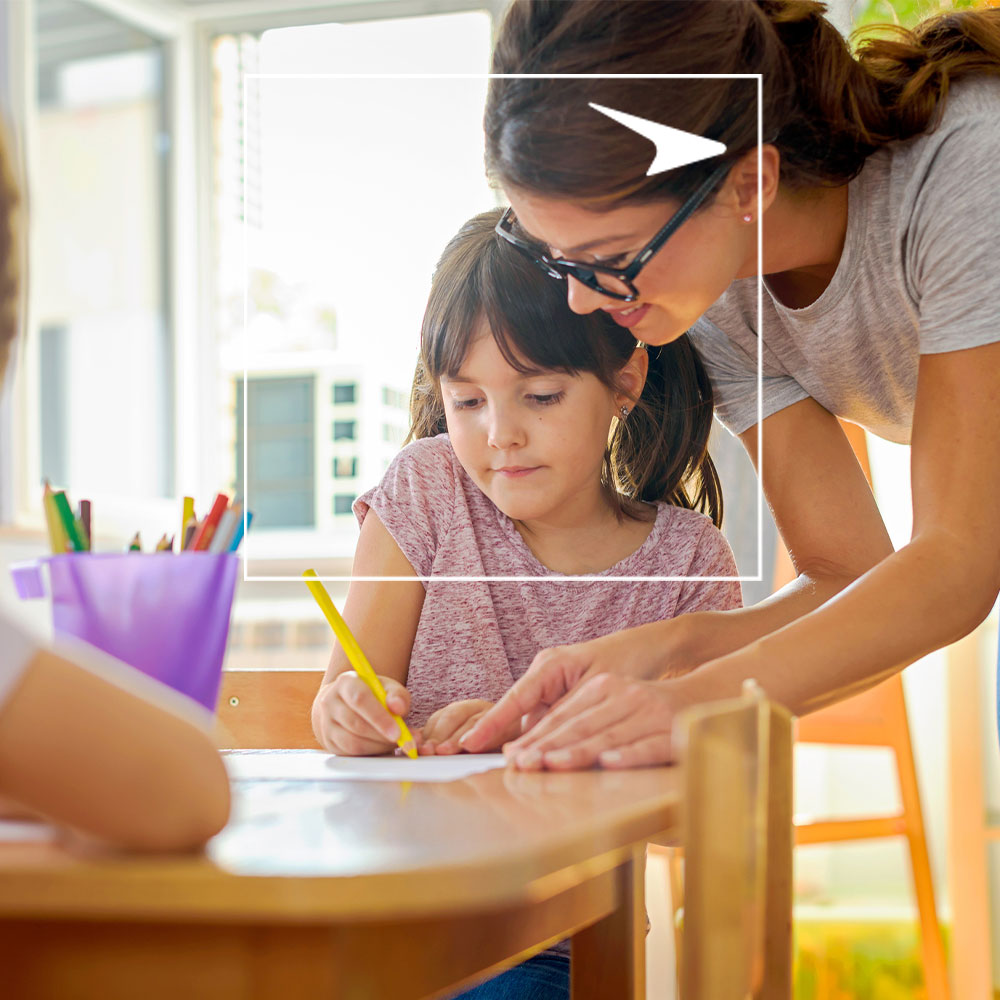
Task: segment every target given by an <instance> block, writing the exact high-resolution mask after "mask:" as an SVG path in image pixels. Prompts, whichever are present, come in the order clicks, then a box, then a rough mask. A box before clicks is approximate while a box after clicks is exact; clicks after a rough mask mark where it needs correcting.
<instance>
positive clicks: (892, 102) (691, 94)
mask: <svg viewBox="0 0 1000 1000" xmlns="http://www.w3.org/2000/svg"><path fill="white" fill-rule="evenodd" d="M825 11H826V5H825V4H823V3H817V2H814V0H714V2H707V0H668V2H657V3H651V2H649V0H587V2H583V3H570V2H566V0H514V2H513V3H512V4H511V5H510V7H509V8H508V10H507V14H506V16H505V18H504V21H503V23H502V25H501V27H500V32H499V36H498V39H497V43H496V46H495V48H494V52H493V67H492V69H493V72H494V73H505V74H513V73H521V74H526V73H534V74H544V75H552V74H572V73H575V74H595V73H604V74H608V73H618V74H644V73H645V74H649V73H693V74H708V73H716V74H726V73H728V74H732V73H760V74H761V81H762V84H761V85H762V109H761V110H762V115H763V137H764V140H765V141H768V142H773V143H774V145H775V146H776V147H777V148H778V150H779V152H780V154H781V181H782V183H783V184H785V185H786V186H787V187H789V188H792V189H796V188H805V187H817V186H838V185H842V184H844V183H846V182H847V181H849V180H850V179H851V178H852V177H854V176H855V175H856V174H857V173H858V172H859V171H860V170H861V167H862V165H863V164H864V161H865V158H866V157H867V156H868V155H869V154H871V153H872V152H874V151H875V150H876V149H878V148H879V147H880V146H884V145H885V144H886V143H889V142H892V141H894V140H897V139H906V138H909V137H910V136H914V135H917V134H919V133H921V132H924V131H927V130H929V129H932V128H933V127H934V125H935V124H936V117H937V114H938V111H939V109H940V107H941V105H942V104H943V102H944V100H945V98H946V96H947V93H948V87H949V85H950V84H951V83H952V82H953V81H955V80H958V79H960V78H961V77H966V76H972V75H975V74H1000V9H997V10H988V9H983V10H974V9H966V10H961V11H953V12H948V13H943V14H939V15H937V16H935V17H931V18H929V19H927V20H925V21H923V22H922V23H921V24H920V25H918V27H916V28H915V29H914V30H912V31H909V30H906V29H903V28H899V27H894V26H879V30H880V35H881V36H882V37H871V38H868V39H867V40H863V41H861V42H860V44H859V46H858V49H857V56H856V57H855V56H854V55H852V54H851V50H850V49H849V47H848V44H847V42H846V41H845V40H844V38H843V37H842V36H841V35H840V33H839V32H838V31H837V29H836V28H834V27H833V26H832V25H831V24H830V23H829V22H828V21H827V20H826V19H825V18H824V17H823V14H824V13H825ZM866 30H867V29H866ZM590 101H594V102H595V103H598V104H602V105H605V106H608V107H612V108H616V109H619V110H623V111H627V112H629V113H630V114H635V115H639V116H641V117H644V118H650V119H653V120H654V121H659V122H662V123H663V124H666V125H671V126H673V127H675V128H680V129H684V130H686V131H688V132H694V133H696V134H698V135H703V136H706V137H708V138H711V139H716V140H719V141H720V142H724V143H725V144H726V146H727V150H726V153H725V154H724V159H725V160H728V161H731V162H735V161H736V160H737V159H739V158H740V157H741V156H743V155H744V154H745V153H747V152H749V151H750V150H751V149H753V148H754V147H755V145H756V143H757V81H756V80H747V79H735V80H719V79H715V80H708V79H695V80H635V79H632V80H628V79H606V78H605V79H601V78H591V79H568V80H567V79H562V80H559V79H523V78H522V79H511V78H509V77H508V78H494V79H493V80H491V81H490V88H489V96H488V99H487V105H486V116H485V129H486V163H487V169H488V171H489V173H490V175H491V177H492V178H493V179H494V181H496V182H497V183H499V184H501V185H503V186H504V187H511V188H520V189H523V190H525V191H531V192H535V193H539V194H543V195H550V196H554V197H559V198H563V199H566V198H571V199H574V200H577V201H581V202H584V203H588V202H589V203H591V204H592V205H593V207H595V208H601V207H605V206H606V205H607V204H608V203H611V204H614V203H621V202H629V201H632V202H643V201H655V200H664V199H669V198H679V197H684V196H686V195H687V194H689V193H690V192H691V191H692V190H693V189H694V188H695V187H696V186H697V185H698V183H699V182H701V181H702V180H703V179H704V178H705V176H706V174H707V172H708V171H709V170H711V169H712V168H713V167H714V166H715V165H716V164H717V163H720V162H723V160H719V159H711V160H708V161H703V162H701V163H697V164H692V165H691V166H689V167H685V168H681V169H678V170H671V171H667V172H665V173H661V174H657V175H654V176H653V177H651V178H647V177H646V170H647V168H648V167H649V163H650V160H651V158H652V145H651V143H650V142H649V141H648V140H646V139H643V138H641V137H639V136H637V135H636V134H635V133H633V132H632V131H631V130H629V129H626V128H624V127H623V126H622V125H620V124H618V123H617V122H615V121H613V120H611V119H610V118H608V117H606V116H605V115H603V114H600V113H598V112H596V111H594V110H593V109H591V108H590V107H589V106H588V102H590ZM602 203H604V205H602Z"/></svg>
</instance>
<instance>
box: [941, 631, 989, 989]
mask: <svg viewBox="0 0 1000 1000" xmlns="http://www.w3.org/2000/svg"><path fill="white" fill-rule="evenodd" d="M993 627H994V623H993V622H989V621H988V622H986V623H985V624H984V625H981V626H980V627H979V628H978V629H977V630H976V631H975V632H972V633H971V634H970V635H967V636H966V637H965V638H964V639H962V640H960V641H959V642H956V643H955V644H954V645H953V646H951V647H949V649H948V776H949V782H948V797H949V802H948V806H949V808H948V880H949V886H950V889H951V911H952V968H953V970H954V985H955V996H956V997H961V998H963V1000H964V998H965V997H989V996H992V995H993V974H992V973H993V969H992V965H993V963H992V955H991V952H992V948H991V941H990V898H989V893H990V866H989V845H990V844H991V843H996V841H997V840H998V839H1000V828H998V827H997V825H996V823H995V822H993V823H990V822H989V821H988V817H987V811H986V797H985V793H984V781H983V778H984V773H983V772H984V769H983V754H984V747H985V748H986V750H985V752H986V753H994V754H995V753H996V732H995V731H994V732H991V733H990V734H989V736H988V737H984V733H983V726H982V722H981V719H982V715H981V713H982V701H983V691H982V686H983V685H982V670H981V665H982V663H983V660H984V658H985V656H986V655H987V654H986V653H985V648H984V645H985V642H986V641H987V637H989V640H991V645H992V652H993V655H995V656H996V658H997V671H998V675H1000V651H998V650H997V647H996V637H995V636H993V635H991V634H990V633H991V631H992V628H993ZM991 658H992V657H991Z"/></svg>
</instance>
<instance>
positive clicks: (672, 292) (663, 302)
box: [509, 189, 757, 345]
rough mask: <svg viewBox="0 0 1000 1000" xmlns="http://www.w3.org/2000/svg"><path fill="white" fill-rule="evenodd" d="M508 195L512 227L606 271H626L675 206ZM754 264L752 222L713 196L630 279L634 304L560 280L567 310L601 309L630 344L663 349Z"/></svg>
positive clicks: (748, 273) (559, 253)
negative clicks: (594, 206) (600, 205)
mask: <svg viewBox="0 0 1000 1000" xmlns="http://www.w3.org/2000/svg"><path fill="white" fill-rule="evenodd" d="M509 196H510V203H511V206H512V207H513V209H514V213H515V215H516V216H517V221H518V224H519V225H520V226H521V228H522V229H523V230H525V231H526V232H527V233H528V234H529V235H530V236H531V237H533V238H534V239H536V240H537V241H538V242H539V243H541V244H543V245H546V246H548V247H549V250H550V252H551V253H552V255H553V256H556V257H566V258H568V259H570V260H575V261H581V262H593V263H598V264H606V265H608V266H610V267H627V266H628V264H630V263H631V261H632V259H633V258H634V257H635V255H636V254H637V253H638V252H639V251H640V250H641V249H642V248H643V247H644V246H645V245H646V243H648V242H649V240H651V239H652V238H653V236H654V235H655V234H656V232H657V230H659V229H660V227H661V226H663V225H664V224H665V223H666V222H667V220H668V219H669V218H670V216H671V214H672V213H673V212H674V211H675V210H676V209H677V204H676V203H673V202H658V203H655V204H649V205H628V206H623V207H619V208H615V209H611V210H610V211H607V212H600V213H598V212H592V211H589V210H587V209H584V208H581V207H580V206H579V205H576V204H573V203H571V202H567V201H560V200H557V199H554V198H548V197H543V196H540V195H533V194H530V193H528V192H526V191H523V190H517V189H515V190H511V191H510V192H509ZM754 218H755V217H754ZM756 261H757V226H756V224H755V223H747V222H745V221H744V219H743V215H742V214H740V212H739V211H738V209H736V208H735V207H734V206H731V204H730V203H728V202H727V201H724V200H721V199H717V200H716V202H713V203H712V204H710V205H708V206H707V207H705V208H702V209H701V210H700V211H698V212H696V213H695V214H694V215H693V216H692V217H691V218H690V219H688V220H687V221H686V222H684V224H683V225H682V226H681V227H680V229H678V230H677V232H675V233H674V234H673V235H672V236H671V237H670V238H669V239H668V240H667V242H666V243H665V244H664V246H663V247H661V248H660V250H659V251H658V252H657V253H656V254H655V255H654V256H653V257H652V258H651V259H650V260H649V262H648V263H647V264H646V266H645V267H644V268H643V269H642V271H641V272H640V273H639V276H638V278H636V279H635V282H634V284H635V286H636V288H637V289H638V291H639V298H638V300H637V301H636V302H630V303H624V302H621V301H619V300H617V299H613V298H610V297H608V296H606V295H602V294H601V293H600V292H597V291H594V290H593V289H591V288H588V287H587V286H586V285H584V284H582V283H581V282H579V281H577V279H575V278H567V279H566V283H567V294H568V300H569V306H570V308H571V309H572V310H573V311H574V312H577V313H580V314H584V313H589V312H593V311H594V310H595V309H604V310H607V311H608V312H609V313H610V314H611V316H612V318H613V319H614V320H615V321H616V322H617V323H619V324H620V325H621V326H624V327H627V328H628V329H629V331H630V332H631V333H632V334H634V335H635V337H636V339H638V340H641V341H643V342H644V343H647V344H657V345H658V344H668V343H670V342H671V341H674V340H677V338H678V337H680V336H681V335H682V334H684V333H686V332H687V330H688V329H690V327H691V326H692V325H693V324H694V322H695V320H697V319H698V317H699V316H701V315H702V314H703V313H704V312H705V310H706V309H708V307H709V306H710V305H712V303H713V302H715V300H716V299H717V298H719V296H720V295H721V294H722V293H723V292H724V291H725V290H726V288H727V287H728V286H729V283H730V282H731V281H733V279H735V278H742V277H750V276H752V275H754V274H756V273H757V271H756ZM553 280H555V279H553Z"/></svg>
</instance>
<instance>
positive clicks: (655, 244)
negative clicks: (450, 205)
mask: <svg viewBox="0 0 1000 1000" xmlns="http://www.w3.org/2000/svg"><path fill="white" fill-rule="evenodd" d="M730 167H731V164H729V163H724V164H721V165H720V166H718V167H717V168H716V169H715V170H714V171H713V172H712V173H711V174H709V176H708V178H707V179H706V180H705V181H704V182H703V183H702V184H701V185H700V186H699V187H698V188H697V189H696V190H695V191H694V192H693V193H692V194H691V195H690V196H689V197H688V199H687V200H686V201H685V202H684V204H683V205H681V207H680V208H679V209H677V211H676V212H674V214H673V215H672V216H671V217H670V218H669V219H668V220H667V222H666V224H665V225H664V226H663V228H662V229H660V231H659V232H658V233H657V234H656V235H655V236H654V237H653V238H652V239H651V240H650V241H649V242H648V243H647V244H646V245H645V246H644V247H643V248H642V249H641V250H640V251H639V252H638V253H637V254H636V255H635V257H634V258H633V259H632V262H631V263H630V264H629V265H628V266H627V267H607V266H606V265H604V264H595V263H589V262H584V261H576V260H567V259H566V258H564V257H553V256H551V255H550V254H549V253H548V251H547V250H546V249H545V247H543V246H542V245H541V244H539V243H536V242H535V241H534V240H531V239H530V238H528V237H527V235H526V234H525V233H524V232H523V231H522V230H521V229H520V227H519V226H518V224H517V219H516V218H515V216H514V211H513V209H510V208H508V209H507V211H506V212H504V213H503V215H502V216H501V217H500V221H499V222H498V223H497V224H496V231H497V234H498V235H499V236H502V237H503V238H504V239H505V240H506V241H507V242H508V243H512V244H513V245H514V246H516V247H517V248H518V250H520V251H521V252H522V253H524V254H526V255H527V256H528V257H530V258H531V259H532V260H533V261H534V262H535V263H536V264H537V265H538V266H539V267H540V268H541V269H542V270H543V271H544V272H545V273H546V274H547V275H549V277H551V278H567V277H573V278H576V280H577V281H579V282H582V283H583V284H584V285H586V286H587V287H588V288H592V289H593V290H594V291H595V292H600V293H601V294H602V295H607V296H609V297H610V298H612V299H618V300H620V301H621V302H634V301H635V300H636V299H637V298H638V297H639V290H638V289H637V288H636V287H635V279H636V278H637V277H638V276H639V273H640V272H641V271H642V269H643V268H644V267H645V266H646V265H647V264H648V263H649V262H650V260H652V258H653V256H654V255H655V254H656V253H657V251H659V250H660V249H662V247H663V244H664V243H666V242H667V240H669V239H670V237H671V236H673V234H674V233H675V232H677V230H678V229H680V227H681V226H682V225H683V224H684V223H685V222H686V221H687V220H688V219H689V218H690V216H691V215H692V214H693V213H694V212H695V210H696V209H697V208H698V207H699V205H701V203H702V202H703V201H704V200H705V199H706V198H707V197H708V195H709V194H710V192H711V191H712V190H713V189H714V188H715V185H716V184H717V183H718V182H719V181H720V180H721V179H722V177H723V176H724V175H725V174H726V173H727V172H728V171H729V169H730Z"/></svg>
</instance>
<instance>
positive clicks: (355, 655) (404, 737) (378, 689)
mask: <svg viewBox="0 0 1000 1000" xmlns="http://www.w3.org/2000/svg"><path fill="white" fill-rule="evenodd" d="M302 576H303V578H304V579H305V581H306V586H307V587H308V588H309V593H311V594H312V595H313V597H314V598H316V603H317V604H318V605H319V608H320V611H322V612H323V614H324V615H326V620H327V621H328V622H329V623H330V628H332V629H333V634H334V635H335V636H336V637H337V641H338V642H339V643H340V648H341V649H343V651H344V655H345V656H346V657H347V659H348V660H350V662H351V666H352V667H354V669H355V670H356V671H357V674H358V676H359V677H360V678H361V679H362V680H363V681H364V682H365V683H366V684H367V685H368V687H369V688H371V692H372V694H373V695H375V697H376V698H378V700H379V703H380V704H381V705H382V706H383V707H386V706H385V688H384V687H382V682H381V681H380V680H379V679H378V675H377V674H376V673H375V671H374V670H373V669H372V665H371V664H370V663H369V662H368V657H367V656H365V654H364V652H363V651H362V649H361V647H360V646H359V645H358V641H357V639H355V638H354V636H353V635H352V634H351V630H350V629H349V628H348V627H347V622H345V621H344V619H343V618H341V616H340V612H339V611H338V610H337V609H336V607H335V606H334V603H333V601H332V600H330V595H329V594H328V593H327V592H326V587H324V586H323V584H322V583H321V582H320V580H319V578H318V577H317V576H316V571H315V570H314V569H307V570H306V571H305V572H304V573H303V574H302ZM389 714H390V715H391V716H392V717H393V719H394V720H395V722H396V724H397V725H398V726H399V739H398V740H397V741H396V742H397V743H398V744H399V746H400V747H401V748H402V749H403V750H405V751H406V755H407V756H408V757H416V756H417V747H416V743H414V741H413V734H412V733H411V732H410V730H409V729H407V727H406V723H405V722H403V720H402V719H401V718H400V717H399V716H398V715H396V713H395V712H389Z"/></svg>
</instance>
